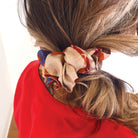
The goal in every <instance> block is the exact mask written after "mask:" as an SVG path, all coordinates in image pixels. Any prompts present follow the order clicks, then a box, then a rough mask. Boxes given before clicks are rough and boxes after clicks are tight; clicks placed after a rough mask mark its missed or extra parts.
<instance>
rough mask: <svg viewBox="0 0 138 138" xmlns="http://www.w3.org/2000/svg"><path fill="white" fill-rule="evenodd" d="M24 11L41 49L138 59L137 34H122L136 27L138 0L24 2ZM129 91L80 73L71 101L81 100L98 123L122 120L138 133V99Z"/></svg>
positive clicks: (109, 79)
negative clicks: (107, 51)
mask: <svg viewBox="0 0 138 138" xmlns="http://www.w3.org/2000/svg"><path fill="white" fill-rule="evenodd" d="M24 12H25V18H26V26H27V29H28V30H29V32H30V34H31V35H32V36H33V37H34V38H35V39H36V45H38V46H40V47H41V48H42V49H47V50H51V51H63V50H64V49H65V48H66V47H68V46H70V45H71V44H73V45H77V46H78V47H80V48H82V49H89V48H93V47H100V48H104V49H110V50H111V51H112V50H113V51H114V50H115V51H118V52H122V53H124V54H126V55H129V56H138V36H135V35H127V34H125V33H123V32H125V31H127V30H129V29H131V28H133V27H135V28H136V27H137V24H138V0H24ZM120 68H121V67H120ZM126 87H127V89H126ZM128 87H129V85H128V84H127V83H125V82H124V81H122V80H120V79H118V78H116V77H114V76H112V75H111V74H109V73H107V72H104V71H102V70H98V71H97V72H95V73H93V74H91V75H81V76H80V78H79V79H78V81H77V84H76V86H75V88H74V90H73V92H72V94H70V96H68V98H67V99H68V100H69V101H71V100H75V99H77V100H76V105H79V106H80V107H82V108H83V109H84V110H85V111H86V112H87V113H90V114H94V115H95V116H96V118H97V119H102V118H105V119H110V118H111V119H114V120H117V121H119V122H121V123H122V124H124V125H125V126H127V127H128V128H130V129H131V130H132V131H133V133H134V134H136V135H138V95H134V94H130V93H128V92H127V90H128ZM129 88H130V89H129V90H130V91H133V89H131V87H129Z"/></svg>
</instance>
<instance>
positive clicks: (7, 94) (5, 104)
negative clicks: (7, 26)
mask: <svg viewBox="0 0 138 138" xmlns="http://www.w3.org/2000/svg"><path fill="white" fill-rule="evenodd" d="M11 113H12V88H11V80H10V77H9V72H8V66H7V62H6V57H5V54H4V49H3V45H2V41H1V37H0V137H1V138H5V137H6V134H7V130H8V129H7V128H8V126H9V122H10V118H11Z"/></svg>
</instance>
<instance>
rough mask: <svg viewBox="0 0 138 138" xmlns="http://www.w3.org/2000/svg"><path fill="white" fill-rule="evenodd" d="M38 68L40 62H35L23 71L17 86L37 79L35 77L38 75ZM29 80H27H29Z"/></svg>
mask: <svg viewBox="0 0 138 138" xmlns="http://www.w3.org/2000/svg"><path fill="white" fill-rule="evenodd" d="M38 68H39V61H38V60H35V61H31V62H30V63H29V64H28V65H27V66H26V67H25V69H24V70H23V72H22V73H21V75H20V77H19V80H18V83H17V85H18V84H19V83H20V82H21V81H23V80H25V79H27V78H28V79H29V78H30V77H35V75H37V73H36V72H38ZM28 79H27V80H28ZM25 81H26V80H25Z"/></svg>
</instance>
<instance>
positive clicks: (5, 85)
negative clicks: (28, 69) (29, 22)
mask: <svg viewBox="0 0 138 138" xmlns="http://www.w3.org/2000/svg"><path fill="white" fill-rule="evenodd" d="M16 3H17V2H16V0H9V1H7V0H4V1H0V34H1V37H0V138H6V137H7V134H8V128H9V124H10V120H11V117H12V111H13V96H14V92H15V88H16V83H17V80H18V78H19V76H20V74H21V72H22V70H23V69H24V68H25V66H26V65H27V64H28V63H29V62H30V61H32V60H35V59H37V51H38V48H34V47H33V43H34V40H33V39H32V38H31V37H30V36H29V34H28V32H27V31H26V29H25V28H24V27H23V26H22V25H21V24H20V22H19V19H18V15H17V10H16V5H17V4H16Z"/></svg>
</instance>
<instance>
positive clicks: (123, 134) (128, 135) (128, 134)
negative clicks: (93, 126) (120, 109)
mask: <svg viewBox="0 0 138 138" xmlns="http://www.w3.org/2000/svg"><path fill="white" fill-rule="evenodd" d="M101 124H102V125H101V127H100V129H101V132H102V133H103V134H108V135H110V136H111V137H113V138H116V137H118V138H136V136H135V135H134V134H133V132H132V131H131V130H130V129H129V128H127V127H126V126H124V125H122V124H120V123H117V122H116V121H111V120H104V119H103V120H102V122H101Z"/></svg>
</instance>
